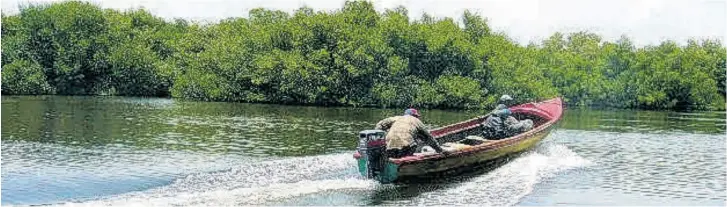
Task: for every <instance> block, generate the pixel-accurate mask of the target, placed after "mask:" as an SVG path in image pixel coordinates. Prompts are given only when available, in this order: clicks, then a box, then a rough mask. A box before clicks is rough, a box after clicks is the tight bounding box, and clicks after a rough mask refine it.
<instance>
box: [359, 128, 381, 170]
mask: <svg viewBox="0 0 727 207" xmlns="http://www.w3.org/2000/svg"><path fill="white" fill-rule="evenodd" d="M357 149H358V153H359V154H360V155H361V158H360V159H361V161H363V162H362V163H360V164H361V166H359V167H360V168H361V169H360V170H361V173H362V174H364V176H365V177H367V178H376V177H378V176H379V175H380V174H381V173H382V171H383V170H384V165H385V164H386V159H387V157H386V153H385V151H386V132H385V131H383V130H364V131H361V132H359V144H358V148H357Z"/></svg>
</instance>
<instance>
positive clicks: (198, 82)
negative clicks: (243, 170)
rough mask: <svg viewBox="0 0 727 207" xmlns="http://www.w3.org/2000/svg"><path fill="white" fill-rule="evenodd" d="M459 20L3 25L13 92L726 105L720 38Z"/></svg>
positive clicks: (373, 15) (63, 19)
mask: <svg viewBox="0 0 727 207" xmlns="http://www.w3.org/2000/svg"><path fill="white" fill-rule="evenodd" d="M460 20H461V21H456V20H455V19H451V18H443V19H435V18H432V17H430V16H427V15H424V16H423V17H422V18H421V19H420V20H416V21H412V20H411V19H409V17H408V15H407V10H406V9H405V8H401V7H399V8H396V9H390V10H387V11H385V12H383V13H378V12H376V11H375V10H374V7H373V5H372V4H371V3H369V2H363V1H349V2H346V3H345V5H343V8H342V9H340V10H338V11H333V12H317V11H314V10H312V9H310V8H300V9H299V10H297V11H296V12H295V13H292V14H289V13H285V12H281V11H271V10H265V9H254V10H252V11H251V12H250V16H249V17H248V18H230V19H225V20H222V21H220V22H218V23H215V24H205V25H202V24H198V23H194V22H188V21H186V20H182V19H176V20H174V21H165V20H163V19H161V18H158V17H155V16H153V15H151V14H150V13H148V12H147V11H145V10H129V11H117V10H110V9H106V10H104V9H101V8H99V7H98V6H95V5H93V4H90V3H83V2H74V1H70V2H62V3H55V4H50V5H35V6H28V7H24V8H21V10H20V12H19V13H18V14H16V15H10V16H7V15H3V17H2V40H3V41H2V47H3V50H2V68H3V70H2V81H3V82H2V93H3V94H62V95H97V94H108V95H132V96H172V97H177V98H185V99H195V100H205V101H240V102H262V103H286V104H311V105H347V106H383V107H405V106H416V107H427V108H488V107H491V106H492V103H493V102H494V101H495V100H496V98H497V97H499V96H500V95H501V94H512V95H514V96H515V97H516V98H517V99H518V100H519V101H521V102H524V101H532V100H538V99H544V98H550V97H554V96H562V97H564V98H565V100H566V102H567V103H568V104H571V105H581V106H594V105H598V106H606V107H619V108H649V109H677V108H678V109H682V108H691V109H724V107H725V56H726V54H725V47H723V46H722V43H721V42H718V41H715V40H700V41H697V40H692V41H689V42H688V43H687V44H686V45H684V46H680V45H677V44H676V43H674V42H671V41H666V42H663V43H661V44H659V45H652V46H645V47H641V48H637V47H635V46H634V45H633V43H632V42H631V41H630V40H629V39H628V38H626V37H623V38H621V39H620V40H618V41H616V42H608V41H603V40H602V39H601V38H600V37H599V36H598V35H596V34H592V33H587V32H578V33H572V34H560V33H556V34H554V35H552V36H551V37H550V38H548V39H546V40H545V41H543V42H541V43H540V44H530V45H528V46H522V45H518V44H516V43H514V42H513V41H512V40H510V39H508V37H507V36H506V35H504V34H502V33H497V32H495V31H492V30H491V29H490V28H489V26H488V25H487V21H486V20H485V19H483V18H481V17H480V16H478V15H476V14H474V13H471V12H465V13H464V15H463V16H462V18H461V19H460ZM458 22H461V23H462V24H458Z"/></svg>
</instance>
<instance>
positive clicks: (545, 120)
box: [354, 97, 563, 183]
mask: <svg viewBox="0 0 727 207" xmlns="http://www.w3.org/2000/svg"><path fill="white" fill-rule="evenodd" d="M510 110H511V112H512V115H513V116H514V117H516V118H517V119H518V120H523V119H531V120H532V121H533V128H532V129H531V130H529V131H527V132H524V133H521V134H518V135H515V136H512V137H507V138H504V139H499V140H485V141H482V140H480V141H479V143H478V142H470V143H468V142H466V141H471V140H469V139H471V138H472V137H468V136H470V135H480V134H481V132H482V127H481V125H480V124H481V123H482V122H483V121H485V119H486V118H487V116H480V117H475V118H472V119H469V120H465V121H463V122H459V123H455V124H451V125H448V126H443V127H440V128H436V129H433V130H431V131H430V133H431V134H432V136H434V138H435V139H437V140H438V142H439V143H457V144H450V146H452V148H453V149H454V150H453V152H452V153H451V154H449V155H443V154H439V153H415V154H414V155H411V156H407V157H402V158H396V159H395V158H387V157H386V155H385V154H384V153H383V152H384V150H385V148H386V147H385V143H386V142H385V132H384V131H381V130H365V131H361V132H360V133H359V146H358V150H357V151H356V152H355V153H354V158H355V159H357V160H358V168H359V172H360V173H361V175H363V176H364V177H367V178H369V179H374V180H377V181H379V182H381V183H391V182H396V181H398V180H401V179H403V178H406V177H416V176H423V175H426V174H431V173H437V172H444V171H448V170H452V169H455V168H462V167H468V166H472V165H477V164H480V163H484V162H485V161H490V160H493V159H496V158H500V157H503V156H505V155H509V154H512V153H519V152H523V151H525V150H527V149H530V148H532V147H533V146H535V145H536V144H537V143H538V142H539V141H540V140H542V139H543V138H544V137H546V136H547V135H548V134H549V133H550V131H551V130H552V129H553V128H554V127H555V124H556V123H557V122H558V121H559V120H560V118H561V115H562V113H563V103H562V100H561V98H559V97H558V98H554V99H550V100H546V101H542V102H534V103H526V104H522V105H518V106H514V107H510ZM462 143H467V144H462ZM452 148H451V149H452Z"/></svg>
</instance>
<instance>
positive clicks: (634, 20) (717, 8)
mask: <svg viewBox="0 0 727 207" xmlns="http://www.w3.org/2000/svg"><path fill="white" fill-rule="evenodd" d="M91 1H92V2H96V3H97V4H98V5H101V6H102V7H104V8H117V9H126V8H139V7H144V8H146V9H148V10H149V11H151V12H152V13H154V14H155V15H158V16H161V17H164V18H177V17H181V18H186V19H193V20H200V21H216V20H219V19H222V18H226V17H239V16H243V17H247V14H248V11H250V9H253V8H258V7H264V8H269V9H279V10H283V11H287V12H292V11H294V10H295V9H297V8H300V7H301V6H304V5H305V6H309V7H312V8H314V9H316V10H335V9H338V8H340V7H341V6H342V5H343V2H344V0H247V1H244V0H106V1H104V0H91ZM29 2H31V3H33V2H53V0H2V11H3V13H14V12H17V10H18V9H17V7H18V5H19V4H27V3H29ZM373 2H374V5H375V6H376V8H377V10H379V11H383V10H384V9H386V8H394V7H396V6H399V5H403V6H405V7H406V8H407V9H408V10H409V16H410V17H412V18H419V17H421V16H422V13H423V12H426V13H428V14H431V15H433V16H437V17H445V16H446V17H454V18H455V19H457V20H459V18H460V17H461V15H462V12H463V11H464V10H465V9H470V10H472V11H475V12H478V13H480V14H481V15H482V16H484V17H487V18H488V19H489V22H490V26H491V27H493V28H494V29H495V30H497V31H503V32H505V33H507V34H508V35H509V36H510V37H512V38H513V39H515V40H516V41H518V42H520V43H523V44H527V43H528V42H530V41H537V42H539V41H540V40H542V39H543V38H547V37H548V36H550V35H552V34H553V33H554V32H565V33H567V32H573V31H581V30H587V31H591V32H594V33H597V34H599V35H601V37H603V38H604V39H605V40H615V39H617V38H618V37H619V36H621V35H626V36H628V37H630V38H631V39H632V40H633V41H634V42H635V43H636V44H637V45H644V44H657V43H658V42H661V41H663V40H666V39H671V40H676V41H678V42H680V43H683V42H685V41H686V40H687V39H689V38H691V37H695V38H719V39H721V40H723V42H724V40H725V36H727V29H726V28H727V15H726V13H727V3H726V2H725V0H599V1H595V0H542V1H538V0H446V1H445V0H440V1H433V0H374V1H373Z"/></svg>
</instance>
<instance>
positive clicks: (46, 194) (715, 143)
mask: <svg viewBox="0 0 727 207" xmlns="http://www.w3.org/2000/svg"><path fill="white" fill-rule="evenodd" d="M401 111H402V110H381V109H354V108H321V107H300V106H280V105H260V104H242V103H209V102H185V101H177V100H170V99H147V98H124V97H63V96H39V97H33V96H3V97H2V204H3V205H33V204H52V205H63V204H66V205H91V206H95V205H100V204H111V205H123V206H125V205H162V206H172V205H174V206H219V205H255V204H260V205H420V204H424V205H430V204H431V205H451V204H473V205H488V204H489V205H549V206H550V205H720V206H724V205H725V193H726V190H725V188H726V187H725V185H726V184H725V179H724V178H725V177H726V176H727V174H726V171H725V167H726V166H727V165H725V159H724V158H725V150H726V149H725V136H724V133H725V113H724V112H691V113H682V112H654V111H638V110H576V109H573V110H566V113H565V115H564V117H563V120H562V122H561V123H560V124H559V126H558V128H557V129H556V130H554V131H553V132H552V134H551V135H550V136H548V137H547V138H546V139H545V140H544V141H543V143H541V144H540V145H539V146H537V147H536V148H535V149H534V150H532V151H530V152H528V153H525V154H523V155H521V156H519V157H517V158H515V159H513V160H510V161H509V162H506V163H503V164H502V165H501V166H498V167H497V168H494V169H487V170H482V171H478V172H475V173H472V174H469V175H463V176H460V177H455V178H450V179H448V180H446V181H439V182H438V181H431V182H430V183H428V184H417V185H408V186H407V185H402V186H392V185H379V184H376V183H373V182H370V181H367V180H362V179H360V178H359V177H358V175H357V173H356V168H355V163H354V160H353V159H352V157H351V153H352V152H353V151H354V149H355V145H356V143H357V139H356V137H355V135H356V133H357V132H358V131H360V130H364V129H369V128H371V127H373V125H374V124H375V123H376V121H378V120H379V119H382V118H384V117H387V116H391V115H396V114H400V113H401ZM422 113H423V116H424V117H423V119H424V121H425V123H427V124H430V125H431V126H432V127H434V126H440V125H443V124H448V123H452V122H456V121H460V120H463V119H467V118H470V117H472V116H475V115H477V114H476V113H475V112H455V111H440V110H423V111H422Z"/></svg>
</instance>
